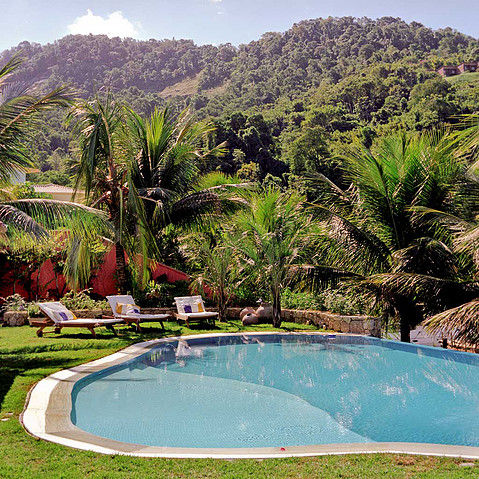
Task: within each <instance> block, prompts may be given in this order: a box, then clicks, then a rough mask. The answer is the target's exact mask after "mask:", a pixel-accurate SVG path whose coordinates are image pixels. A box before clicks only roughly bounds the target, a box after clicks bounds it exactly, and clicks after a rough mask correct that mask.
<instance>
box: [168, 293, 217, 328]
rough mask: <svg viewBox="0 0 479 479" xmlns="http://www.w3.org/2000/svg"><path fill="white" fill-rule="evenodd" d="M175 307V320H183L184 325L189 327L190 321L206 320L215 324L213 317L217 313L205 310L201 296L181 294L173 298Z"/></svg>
mask: <svg viewBox="0 0 479 479" xmlns="http://www.w3.org/2000/svg"><path fill="white" fill-rule="evenodd" d="M175 303H176V309H177V310H178V312H177V313H175V317H176V319H177V320H181V321H185V322H186V325H187V326H188V327H190V323H191V322H192V321H196V322H203V321H205V322H207V323H211V324H212V325H213V326H214V325H215V319H216V318H217V317H218V313H216V312H214V311H206V309H205V304H204V303H203V298H202V297H201V296H182V297H178V298H175Z"/></svg>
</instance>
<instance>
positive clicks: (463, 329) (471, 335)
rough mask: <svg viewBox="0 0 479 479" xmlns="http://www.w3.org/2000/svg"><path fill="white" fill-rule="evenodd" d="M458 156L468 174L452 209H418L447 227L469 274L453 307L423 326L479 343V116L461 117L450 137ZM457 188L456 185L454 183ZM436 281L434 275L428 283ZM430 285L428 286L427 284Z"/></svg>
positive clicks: (456, 338)
mask: <svg viewBox="0 0 479 479" xmlns="http://www.w3.org/2000/svg"><path fill="white" fill-rule="evenodd" d="M453 143H454V146H455V147H456V148H457V155H458V156H460V157H462V158H464V159H465V161H466V162H467V164H468V165H469V166H468V169H467V172H466V174H467V176H466V181H465V182H464V184H462V185H459V188H458V194H457V197H458V205H457V207H456V209H455V210H454V211H438V210H433V209H426V208H424V209H421V210H420V213H421V214H422V215H424V217H426V218H430V219H432V221H433V222H434V223H435V224H436V225H438V226H439V227H444V228H446V229H447V230H448V231H449V232H450V234H451V235H452V237H453V246H454V249H455V251H456V252H457V253H458V254H462V255H463V254H465V255H467V258H469V259H470V263H468V265H469V266H470V275H469V277H468V278H466V280H465V281H463V282H461V283H459V284H457V285H455V286H456V288H457V289H460V293H462V294H456V295H455V298H454V302H455V304H454V307H452V308H450V309H447V310H445V311H441V312H439V313H438V314H435V315H433V316H431V317H429V318H428V319H427V320H426V322H425V325H426V328H427V329H428V330H429V331H431V332H434V333H440V334H443V335H444V336H446V337H449V338H451V339H453V340H456V341H458V342H460V343H466V344H472V345H477V344H478V343H479V315H478V313H479V254H478V251H479V176H478V174H479V169H478V167H479V164H478V162H477V158H478V157H479V154H478V153H479V152H478V149H479V115H469V116H466V117H464V118H463V122H462V123H461V124H460V129H459V131H458V132H457V133H456V135H455V138H454V140H453ZM456 188H457V186H456ZM434 282H435V283H436V284H438V283H439V280H438V279H437V278H433V279H431V280H430V283H434ZM428 286H430V285H428Z"/></svg>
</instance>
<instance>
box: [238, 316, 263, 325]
mask: <svg viewBox="0 0 479 479" xmlns="http://www.w3.org/2000/svg"><path fill="white" fill-rule="evenodd" d="M241 322H242V323H243V326H249V325H251V324H258V323H259V318H258V316H257V315H256V314H254V313H247V314H245V315H244V316H243V318H242V319H241Z"/></svg>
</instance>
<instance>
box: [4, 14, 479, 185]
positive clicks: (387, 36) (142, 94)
mask: <svg viewBox="0 0 479 479" xmlns="http://www.w3.org/2000/svg"><path fill="white" fill-rule="evenodd" d="M16 53H20V54H21V55H22V56H24V57H25V58H26V61H25V63H24V65H23V67H22V69H21V70H20V72H19V73H18V74H17V79H18V80H19V81H20V82H32V81H34V82H36V83H37V85H38V87H39V88H42V87H44V86H45V87H52V86H57V85H59V84H63V83H68V84H71V85H72V86H74V87H75V89H76V90H77V91H78V93H79V95H81V96H84V97H91V96H92V95H94V94H96V93H98V92H100V93H101V92H102V91H104V90H105V89H110V90H112V91H113V92H114V93H115V95H116V96H118V97H120V98H123V99H124V100H125V101H127V102H128V103H129V104H130V105H131V106H132V107H133V108H135V109H137V110H138V111H140V112H143V113H148V112H149V111H151V110H152V109H153V108H154V107H155V105H164V104H166V103H170V104H171V105H172V107H173V108H178V109H179V108H183V107H184V106H186V105H190V106H191V108H192V109H193V110H194V111H195V112H196V113H197V115H198V116H199V117H200V118H206V117H213V118H215V121H216V122H217V124H218V130H217V139H218V140H228V145H229V153H228V155H226V157H224V158H223V159H222V160H221V161H220V162H219V163H218V164H215V165H210V167H211V168H218V169H222V170H223V171H226V172H229V173H234V172H239V174H240V176H244V177H248V178H250V177H254V178H261V179H262V178H264V177H265V176H266V175H267V174H268V173H271V174H272V175H273V176H281V175H283V173H285V172H287V171H288V170H289V171H290V172H292V173H293V174H295V175H301V174H303V173H305V172H308V171H318V170H319V171H324V170H326V171H329V172H331V171H330V170H331V169H332V170H333V171H334V162H333V161H332V160H330V158H331V157H334V156H335V155H337V154H338V153H340V152H341V148H342V145H344V144H345V143H348V142H350V141H351V138H352V136H359V137H360V138H361V139H362V140H363V141H364V142H365V143H366V144H370V143H371V142H372V141H373V140H374V138H375V137H376V136H378V135H384V134H387V132H388V131H391V130H392V129H394V130H395V129H398V128H404V129H410V130H421V129H424V128H430V127H432V126H436V125H437V124H439V123H441V122H444V121H450V119H451V117H454V116H455V115H457V114H461V113H469V112H472V111H475V110H477V109H478V108H479V107H478V105H479V81H478V79H477V76H475V75H473V74H471V75H470V77H468V75H464V76H463V78H462V79H461V81H449V80H445V79H443V78H441V77H439V76H438V75H437V74H436V73H435V70H436V68H437V67H438V66H440V65H442V64H444V63H460V62H462V61H465V60H479V41H478V39H474V38H471V37H468V36H466V35H463V34H461V33H459V32H456V31H454V30H451V29H449V28H445V29H443V30H437V31H434V30H431V29H429V28H426V27H424V26H423V25H421V24H419V23H416V22H413V23H410V24H408V23H406V22H403V21H402V20H400V19H395V18H381V19H378V20H370V19H367V18H362V19H355V18H352V17H344V18H328V19H317V20H307V21H303V22H300V23H298V24H296V25H294V26H293V27H292V28H291V29H290V30H288V31H287V32H284V33H266V34H264V35H263V36H262V37H261V39H259V40H258V41H254V42H251V43H249V44H247V45H241V46H239V47H238V48H236V47H234V46H232V45H229V44H226V45H220V46H212V45H206V46H197V45H195V44H194V43H193V42H192V41H190V40H161V41H159V40H149V41H137V40H132V39H125V40H121V39H119V38H111V39H110V38H108V37H106V36H92V35H90V36H67V37H65V38H62V39H61V40H58V41H56V42H54V43H52V44H48V45H44V46H42V45H38V44H31V43H28V42H24V43H22V44H20V45H18V47H15V48H13V49H11V50H9V51H6V52H3V54H2V59H3V60H6V59H7V58H9V57H11V56H12V55H14V54H16ZM61 120H62V118H61V115H60V114H57V115H53V116H51V117H49V118H48V119H47V120H46V121H45V125H44V128H42V129H41V130H39V133H38V135H37V138H36V139H35V151H37V152H38V153H37V154H38V158H37V160H38V161H39V162H40V164H41V165H42V169H44V170H53V171H55V173H50V174H49V175H50V176H48V175H46V176H45V175H44V178H47V177H48V178H47V179H53V180H55V181H57V182H63V183H65V182H67V181H68V178H67V177H66V176H61V175H59V174H58V173H57V171H60V172H62V171H63V172H64V173H65V174H66V173H67V168H66V166H65V165H67V163H68V159H69V157H70V156H71V155H72V148H71V145H70V137H69V134H68V131H67V130H66V129H65V128H63V127H62V126H61V123H62V122H61Z"/></svg>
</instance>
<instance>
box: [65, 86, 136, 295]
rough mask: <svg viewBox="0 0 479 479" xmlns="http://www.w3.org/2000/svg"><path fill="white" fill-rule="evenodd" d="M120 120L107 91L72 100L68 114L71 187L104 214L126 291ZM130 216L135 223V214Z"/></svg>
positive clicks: (123, 155) (125, 196)
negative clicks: (72, 138)
mask: <svg viewBox="0 0 479 479" xmlns="http://www.w3.org/2000/svg"><path fill="white" fill-rule="evenodd" d="M123 120H124V115H123V109H122V106H121V105H120V104H118V103H117V102H115V101H114V99H113V97H112V96H111V95H110V94H108V95H107V96H106V98H105V100H100V99H98V98H97V99H96V100H94V101H79V102H77V103H75V104H74V105H73V107H72V109H71V111H70V113H69V117H68V121H69V123H70V124H73V127H74V132H75V133H76V135H77V137H78V141H79V149H80V160H79V163H78V165H77V177H76V184H75V188H76V189H78V188H79V187H80V186H82V187H83V188H84V189H85V196H86V200H87V202H89V204H90V205H91V206H92V207H94V208H97V209H99V210H104V211H106V213H107V214H108V220H109V222H110V224H111V225H112V228H113V245H114V248H115V254H116V279H117V286H118V289H119V291H120V292H121V293H126V290H127V265H126V258H125V246H126V236H125V233H126V222H125V221H126V219H127V209H126V205H127V199H128V193H129V190H128V181H127V176H128V166H127V163H128V160H127V157H126V150H125V144H124V142H123V139H124V121H123ZM130 218H131V219H132V220H133V221H134V222H135V223H136V221H135V220H136V219H137V218H136V217H135V216H133V215H132V216H128V219H130ZM84 253H87V250H84Z"/></svg>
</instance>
